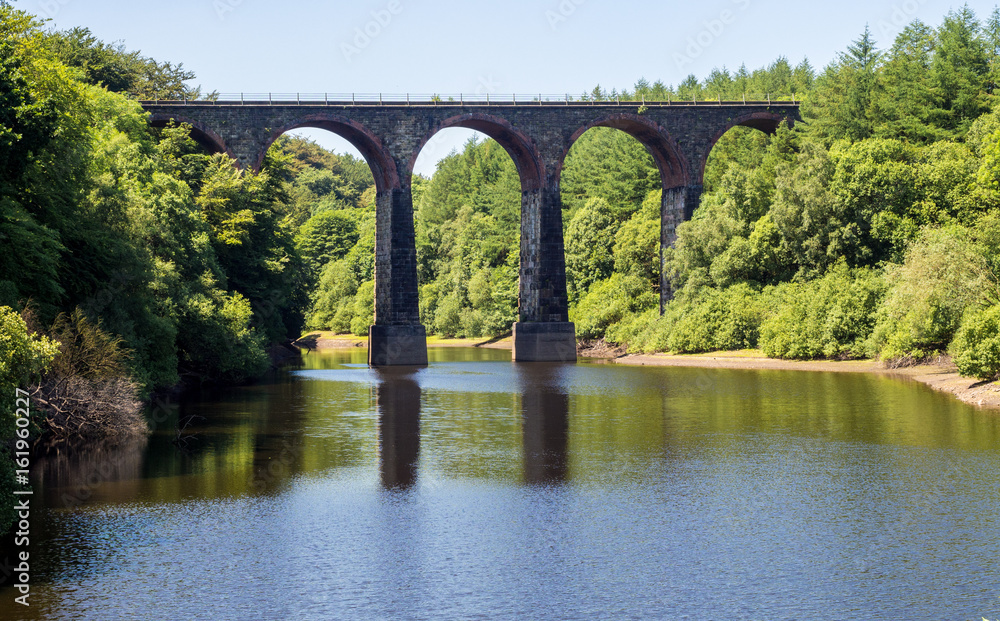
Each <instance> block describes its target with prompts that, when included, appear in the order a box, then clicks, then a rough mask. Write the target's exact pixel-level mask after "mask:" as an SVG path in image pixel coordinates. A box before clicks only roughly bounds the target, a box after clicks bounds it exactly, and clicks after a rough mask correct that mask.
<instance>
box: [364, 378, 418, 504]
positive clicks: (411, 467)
mask: <svg viewBox="0 0 1000 621" xmlns="http://www.w3.org/2000/svg"><path fill="white" fill-rule="evenodd" d="M378 376H379V384H378V387H377V388H376V389H375V391H376V392H375V394H376V402H377V404H378V446H379V462H380V463H379V472H380V475H381V477H382V485H383V486H384V487H386V488H387V489H406V488H409V487H412V486H413V484H414V483H416V481H417V458H418V457H419V456H420V385H419V384H417V382H416V380H415V379H414V378H413V373H412V371H407V370H403V369H399V370H396V369H380V370H379V371H378Z"/></svg>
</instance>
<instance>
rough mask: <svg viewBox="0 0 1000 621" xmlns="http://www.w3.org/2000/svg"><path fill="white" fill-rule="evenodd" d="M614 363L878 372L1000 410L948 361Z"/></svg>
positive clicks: (726, 355) (996, 393) (728, 355)
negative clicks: (895, 364)
mask: <svg viewBox="0 0 1000 621" xmlns="http://www.w3.org/2000/svg"><path fill="white" fill-rule="evenodd" d="M613 361H614V363H615V364H630V365H639V366H674V367H702V368H708V369H770V370H779V371H823V372H827V373H878V374H880V375H889V376H893V377H899V378H905V379H910V380H913V381H917V382H920V383H922V384H926V385H927V386H930V387H931V388H933V389H934V390H939V391H941V392H946V393H949V394H952V395H954V396H955V397H957V398H958V399H960V400H962V401H964V402H966V403H969V404H972V405H976V406H980V407H984V408H991V409H1000V386H998V385H997V383H996V382H983V381H980V380H977V379H971V378H968V377H962V376H961V375H959V374H958V369H956V368H955V365H953V364H951V362H950V361H942V362H938V363H934V364H921V365H917V366H913V367H905V368H901V369H889V368H886V367H884V366H882V365H881V364H880V363H878V362H876V361H874V360H845V361H836V360H776V359H774V358H767V357H765V356H764V355H763V354H760V353H759V352H717V353H712V354H696V355H672V354H650V355H638V354H632V355H627V356H622V357H619V358H615V359H614V360H613Z"/></svg>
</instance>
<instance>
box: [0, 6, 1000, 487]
mask: <svg viewBox="0 0 1000 621" xmlns="http://www.w3.org/2000/svg"><path fill="white" fill-rule="evenodd" d="M0 22H2V29H3V31H4V33H5V35H4V37H3V39H2V40H0V100H2V101H0V240H2V244H3V252H0V401H2V406H3V407H2V417H0V437H2V438H12V437H14V416H13V412H14V411H15V407H14V406H15V387H29V386H30V387H32V391H33V395H34V396H35V398H36V402H35V403H36V404H39V405H40V407H41V413H39V412H36V419H35V421H34V425H35V429H34V433H35V434H36V435H45V434H50V435H60V434H62V435H67V436H74V437H92V436H100V435H101V434H106V433H108V429H109V428H113V429H112V430H117V431H118V432H122V433H139V432H141V428H142V426H143V423H142V420H141V418H142V417H141V410H140V406H141V403H142V401H143V400H144V399H146V398H147V397H148V396H149V395H150V394H151V393H153V392H154V391H157V390H162V389H167V388H170V387H173V386H176V385H178V384H179V383H182V382H187V383H204V382H240V381H244V380H247V379H249V378H253V377H256V376H258V375H260V374H261V373H262V372H263V371H264V370H265V369H266V368H267V367H268V354H267V350H268V347H269V346H270V345H271V344H274V343H278V342H282V341H287V340H289V339H293V338H295V337H297V336H299V335H300V334H301V332H302V330H303V329H321V330H332V331H335V332H340V333H354V334H357V335H364V334H366V333H367V330H368V326H369V325H370V324H371V322H372V317H373V269H374V243H375V240H374V235H375V222H374V218H375V216H374V202H375V201H374V195H375V190H374V183H373V180H372V176H371V172H370V170H369V169H368V166H367V165H366V164H365V162H364V161H363V160H359V159H355V158H353V157H351V156H347V155H338V154H334V153H331V152H329V151H327V150H325V149H323V148H321V147H320V146H319V145H317V144H315V143H313V142H310V141H307V140H303V139H300V138H291V137H282V138H281V139H279V140H278V141H277V142H276V143H275V145H274V146H273V147H272V148H271V150H270V151H269V153H268V155H267V157H266V160H265V164H264V167H263V169H262V171H261V172H260V173H258V174H252V173H248V172H244V171H240V170H238V169H236V168H235V167H234V166H233V162H232V161H231V160H230V159H229V158H228V157H227V156H225V155H220V154H215V155H213V154H209V153H206V152H204V151H203V150H202V149H201V148H200V147H199V146H198V145H197V144H196V143H195V142H194V141H192V140H191V139H190V137H189V136H188V133H187V131H186V129H185V128H184V127H167V128H162V129H153V128H150V127H149V126H148V124H147V122H146V118H145V115H144V113H143V111H142V109H141V107H140V106H139V105H138V104H137V103H136V99H141V98H152V97H158V98H170V97H187V98H189V99H197V98H203V97H211V96H212V94H203V93H202V92H201V91H200V89H198V88H193V87H191V86H189V85H188V84H189V82H190V81H191V80H192V79H193V78H194V75H193V74H192V73H191V72H189V71H186V70H185V69H184V68H183V67H182V66H175V65H173V64H171V63H165V62H160V61H157V60H154V59H150V58H146V57H144V56H142V55H141V54H140V53H138V52H133V51H129V50H127V49H125V48H124V47H123V46H121V45H113V44H108V43H105V42H102V41H100V40H97V39H96V38H95V37H94V36H92V34H91V33H90V32H89V31H87V30H86V29H74V30H70V31H65V32H52V31H46V30H45V29H44V28H43V25H42V24H41V23H39V22H38V21H37V20H35V19H34V18H33V17H32V16H30V15H28V14H26V13H24V12H23V11H19V10H16V9H13V8H12V7H10V6H8V5H6V4H3V3H0ZM880 46H884V47H880ZM998 81H1000V11H997V10H994V11H993V13H992V14H991V15H989V16H988V17H987V18H986V19H984V20H981V19H980V17H979V16H977V15H976V14H975V13H974V12H973V11H972V10H971V9H969V8H968V6H965V7H962V8H960V9H957V10H954V11H952V12H950V13H949V14H948V15H947V16H945V17H944V18H943V20H942V21H941V23H940V24H938V25H937V26H930V25H927V24H924V23H922V22H919V21H915V22H913V23H911V24H909V25H908V26H907V27H906V28H905V29H904V30H903V31H902V32H901V33H900V34H899V35H898V37H897V38H896V39H895V41H891V42H876V41H875V40H874V39H873V36H872V34H871V32H870V31H868V30H867V29H866V30H865V31H864V32H863V34H862V35H861V36H860V37H859V38H858V39H857V40H856V41H854V42H852V43H851V44H850V45H848V46H847V48H846V50H845V51H844V52H843V53H841V54H839V56H838V58H837V60H835V61H834V62H832V63H831V64H829V65H828V66H827V67H825V68H823V69H822V70H821V71H818V72H817V71H816V70H814V69H813V68H812V66H811V65H810V64H809V63H808V62H807V61H803V62H801V63H799V64H798V65H794V66H793V65H792V64H790V63H789V62H788V61H787V59H785V58H779V59H778V60H777V61H775V62H774V63H772V64H771V65H769V66H767V67H763V68H760V69H757V70H754V71H749V70H747V69H746V67H740V68H739V69H738V70H737V71H736V72H731V71H728V70H726V69H724V68H723V69H718V70H715V71H713V72H712V73H711V75H709V76H708V77H707V78H705V79H698V78H697V77H695V76H690V77H688V78H687V79H685V80H684V81H683V82H681V83H680V84H679V85H677V86H676V87H675V86H667V85H664V84H663V83H662V82H656V83H653V84H650V83H649V82H647V81H646V80H639V81H638V82H637V83H636V84H635V85H634V86H633V87H632V88H631V89H624V90H622V91H618V90H612V91H610V92H608V91H606V90H604V89H602V88H600V87H596V88H594V89H593V90H592V91H590V92H588V93H586V94H584V95H583V97H586V98H594V99H613V98H614V97H625V98H632V97H634V98H639V97H645V98H646V99H647V100H655V99H666V98H667V97H672V98H683V99H691V98H702V99H709V98H710V99H716V98H721V99H740V98H741V97H742V96H743V95H744V94H745V93H774V94H791V93H795V95H796V97H797V98H800V99H801V100H802V101H803V108H802V112H803V116H804V119H805V122H804V123H799V124H796V126H795V127H794V128H788V127H783V128H781V129H780V130H779V131H778V132H777V133H776V134H775V135H773V136H767V135H765V134H763V133H760V132H757V131H755V130H751V129H745V128H736V129H734V130H731V131H730V132H728V133H727V134H726V135H725V136H723V138H722V139H721V140H720V142H719V143H718V144H717V146H716V147H715V149H714V150H713V152H712V155H711V157H710V160H709V163H708V167H707V170H706V175H705V193H704V195H703V197H702V202H701V206H700V208H699V209H698V210H697V211H696V212H695V215H694V218H693V219H692V220H691V221H690V222H686V223H684V224H683V225H681V227H680V228H679V229H678V240H677V243H676V245H675V247H674V248H672V249H670V250H669V251H668V252H667V253H666V255H665V256H664V257H663V261H662V263H661V260H660V256H659V230H660V229H659V205H660V197H659V187H660V181H659V176H658V172H657V170H656V167H655V165H654V163H653V160H652V158H651V157H650V156H649V154H648V153H647V152H646V151H645V149H644V148H643V147H642V145H641V144H640V143H639V142H638V141H636V140H635V139H633V138H632V137H631V136H629V135H627V134H625V133H623V132H620V131H618V130H613V129H600V128H596V129H592V130H590V131H588V132H587V133H585V134H584V135H583V136H582V137H581V138H580V139H579V140H578V141H577V143H576V144H575V145H574V146H573V148H572V149H571V151H570V153H569V155H568V157H567V161H566V163H565V166H564V169H563V174H562V179H561V188H562V196H563V208H564V213H563V219H564V231H565V250H566V265H567V280H568V290H569V296H570V304H571V311H570V313H571V317H570V318H571V320H572V321H574V322H575V323H576V327H577V331H578V336H579V337H580V338H583V339H604V340H605V341H607V342H609V343H612V344H616V345H620V346H622V347H624V348H627V349H628V350H630V351H644V352H650V351H673V352H701V351H711V350H730V349H744V348H760V349H762V350H763V351H764V352H765V353H766V354H768V355H770V356H775V357H782V358H818V357H827V358H855V357H866V358H879V359H882V360H885V361H887V363H889V364H905V363H910V362H913V361H919V360H923V359H926V358H928V357H932V356H937V355H940V354H951V355H952V356H953V357H954V359H955V361H956V363H957V365H958V367H959V369H960V370H961V372H962V373H964V374H966V375H970V376H977V377H981V378H983V379H995V378H996V377H997V374H998V372H1000V258H998V257H1000V111H998V110H1000V109H998V108H997V103H996V99H995V97H996V95H995V90H996V88H997V84H998ZM412 184H413V196H414V205H415V225H416V231H417V255H418V273H419V282H420V315H421V321H422V322H423V323H424V324H425V325H426V326H427V328H428V331H429V332H432V333H436V334H441V335H446V336H464V337H477V338H492V337H497V336H502V335H504V334H506V333H508V332H509V331H510V329H511V324H512V323H513V322H514V321H515V319H516V316H517V280H518V257H519V250H518V243H519V242H518V236H519V217H520V216H519V209H520V184H519V181H518V177H517V173H516V170H515V169H514V165H513V162H512V161H511V159H510V157H509V156H508V155H507V153H506V152H505V151H504V150H503V149H502V148H501V147H500V146H499V145H498V144H497V143H495V142H493V141H492V140H483V141H476V140H473V141H470V142H469V143H467V144H466V145H465V148H464V149H463V150H462V151H461V152H455V153H452V154H451V155H449V156H448V157H446V158H444V159H443V160H442V161H441V162H440V163H439V164H438V167H437V170H436V172H435V174H434V175H433V176H432V177H431V178H429V179H428V178H423V177H420V176H415V177H414V178H413V179H412ZM661 269H664V270H667V271H668V276H669V278H670V279H671V281H672V282H673V284H674V289H675V291H676V296H675V298H674V300H673V301H672V302H670V303H669V304H668V305H667V308H666V310H665V313H664V314H663V315H662V316H661V315H660V312H659V305H658V299H659V296H658V287H659V282H660V270H661ZM80 395H86V396H87V397H88V401H89V402H91V403H92V404H97V405H89V406H81V405H80V401H81V398H80ZM74 399H75V401H74ZM73 403H76V404H77V405H76V406H75V407H76V408H77V409H80V408H83V409H87V408H90V409H92V410H98V409H102V408H103V409H104V410H112V411H115V412H117V413H118V414H120V416H117V417H115V418H113V420H115V421H117V422H116V423H114V424H113V425H103V426H102V425H92V424H91V425H88V424H80V423H77V424H73V423H72V421H68V420H66V416H60V415H59V413H60V412H65V411H67V408H69V406H70V405H72V404H73ZM101 420H103V419H101ZM0 463H3V464H4V466H3V468H6V467H7V466H8V465H9V464H8V463H7V461H6V460H2V461H0ZM10 479H11V477H10V476H9V475H8V474H3V473H0V488H5V487H6V486H8V485H9V481H10Z"/></svg>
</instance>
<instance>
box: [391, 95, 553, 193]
mask: <svg viewBox="0 0 1000 621" xmlns="http://www.w3.org/2000/svg"><path fill="white" fill-rule="evenodd" d="M450 127H462V128H465V129H473V130H475V131H478V132H481V133H483V134H486V135H487V136H489V137H490V138H492V139H493V140H495V141H496V142H497V143H498V144H499V145H500V146H501V147H503V148H504V150H505V151H506V152H507V154H508V155H509V156H510V158H511V159H512V160H514V166H515V167H516V168H517V173H518V176H519V177H520V178H521V191H522V192H531V191H534V190H538V189H539V188H541V187H542V182H543V167H542V163H541V162H542V158H541V156H540V155H539V153H538V149H537V147H536V146H535V143H534V141H533V140H531V139H530V138H529V137H528V136H527V135H526V134H524V133H523V132H521V131H520V130H518V129H516V128H515V127H514V126H512V125H511V124H510V122H509V121H507V120H506V119H503V118H500V117H496V116H493V115H490V114H478V113H472V114H459V115H456V116H452V117H448V118H446V119H444V120H442V121H441V122H439V123H436V124H435V125H434V127H432V128H431V129H430V131H428V132H427V133H426V134H425V135H424V136H423V138H421V140H420V142H419V143H418V144H417V147H416V149H415V150H414V151H413V154H412V155H411V156H410V161H409V162H408V163H407V166H406V179H409V178H410V176H411V175H412V174H413V166H414V165H415V164H416V162H417V156H418V155H419V154H420V151H421V149H423V148H424V147H425V146H426V145H427V143H428V142H429V141H430V139H431V138H433V137H434V135H435V134H437V133H438V132H440V131H441V130H443V129H448V128H450Z"/></svg>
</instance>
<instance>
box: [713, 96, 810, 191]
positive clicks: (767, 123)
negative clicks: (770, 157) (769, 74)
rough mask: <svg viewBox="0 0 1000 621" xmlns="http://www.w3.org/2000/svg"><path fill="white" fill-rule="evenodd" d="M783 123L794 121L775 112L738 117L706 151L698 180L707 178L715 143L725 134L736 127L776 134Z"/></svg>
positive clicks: (718, 135) (717, 136) (720, 132)
mask: <svg viewBox="0 0 1000 621" xmlns="http://www.w3.org/2000/svg"><path fill="white" fill-rule="evenodd" d="M782 121H788V123H789V125H790V124H791V123H792V122H793V120H792V119H791V118H789V117H784V116H781V115H780V114H774V113H773V112H752V113H750V114H744V115H743V116H739V117H736V118H735V119H733V120H732V121H730V122H729V124H727V125H726V126H725V127H724V128H723V129H722V130H721V131H719V132H718V133H717V134H715V136H713V137H712V140H711V141H709V143H708V148H707V149H705V156H704V157H703V158H702V159H701V162H699V163H698V164H699V169H698V179H699V183H700V180H701V179H703V178H704V176H705V165H706V164H707V163H708V155H709V154H710V153H711V152H712V149H713V148H714V147H715V143H716V142H718V141H719V138H722V136H723V134H725V133H726V132H728V131H729V130H731V129H732V128H734V127H736V126H737V125H739V126H741V127H751V128H753V129H757V130H760V131H762V132H764V133H765V134H774V133H775V132H777V131H778V126H779V125H781V123H782Z"/></svg>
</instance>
